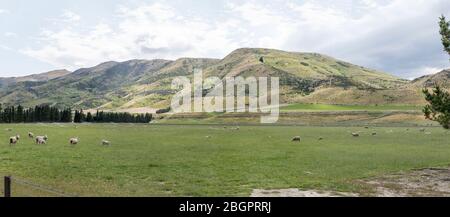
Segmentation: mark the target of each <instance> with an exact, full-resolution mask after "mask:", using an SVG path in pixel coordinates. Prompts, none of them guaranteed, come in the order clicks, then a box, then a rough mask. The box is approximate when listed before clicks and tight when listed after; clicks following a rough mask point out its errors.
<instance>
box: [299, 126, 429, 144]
mask: <svg viewBox="0 0 450 217" xmlns="http://www.w3.org/2000/svg"><path fill="white" fill-rule="evenodd" d="M365 129H369V127H365ZM406 131H409V128H408V129H406ZM419 131H420V132H425V128H420V129H419ZM425 134H426V135H430V134H431V132H425ZM351 135H352V136H353V137H359V136H360V133H359V132H352V133H351ZM371 135H372V136H376V135H378V133H377V132H372V134H371ZM318 140H319V141H322V140H324V138H323V137H319V139H318ZM291 141H292V142H301V137H300V136H294V137H293V138H292V140H291Z"/></svg>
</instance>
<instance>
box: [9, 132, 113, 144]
mask: <svg viewBox="0 0 450 217" xmlns="http://www.w3.org/2000/svg"><path fill="white" fill-rule="evenodd" d="M28 138H30V139H34V141H35V143H36V144H38V145H45V144H47V140H48V136H47V135H45V136H36V137H35V136H34V134H33V133H32V132H28ZM19 140H20V135H19V134H17V135H15V136H12V137H10V138H9V145H15V144H17V143H18V142H19ZM79 142H80V140H79V139H78V138H70V139H69V144H70V145H72V146H73V145H77V144H78V143H79ZM101 143H102V145H103V146H110V145H111V142H110V141H108V140H105V139H103V140H102V142H101Z"/></svg>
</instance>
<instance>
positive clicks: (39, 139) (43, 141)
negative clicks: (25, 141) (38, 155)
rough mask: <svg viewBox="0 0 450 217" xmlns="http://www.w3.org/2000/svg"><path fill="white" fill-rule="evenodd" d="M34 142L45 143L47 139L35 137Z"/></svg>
mask: <svg viewBox="0 0 450 217" xmlns="http://www.w3.org/2000/svg"><path fill="white" fill-rule="evenodd" d="M36 144H38V145H45V144H47V141H46V140H45V139H44V138H42V137H41V138H36Z"/></svg>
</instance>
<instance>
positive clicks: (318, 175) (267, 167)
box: [0, 124, 450, 196]
mask: <svg viewBox="0 0 450 217" xmlns="http://www.w3.org/2000/svg"><path fill="white" fill-rule="evenodd" d="M6 128H11V129H12V131H7V130H5V129H6ZM0 129H1V130H0V136H1V137H0V138H2V139H1V140H0V175H7V174H8V175H12V176H15V177H21V178H24V179H27V180H31V181H33V182H35V183H39V184H41V185H44V186H50V187H52V188H56V189H61V190H63V191H64V192H67V193H70V194H72V195H82V196H180V195H181V196H248V195H249V194H250V192H251V191H252V189H255V188H262V189H279V188H305V189H322V190H337V191H344V192H350V191H351V192H358V193H362V194H370V193H371V191H372V189H370V188H368V187H367V186H365V185H362V184H358V183H359V182H356V180H359V179H364V178H369V177H376V176H379V175H383V174H387V173H392V172H398V171H404V170H410V169H413V168H423V167H431V166H448V165H449V164H450V144H449V143H448V138H449V135H450V134H449V133H448V131H445V130H443V129H441V128H427V129H426V131H427V132H430V133H431V135H428V134H426V133H424V132H419V129H418V128H409V130H407V129H406V128H400V127H399V128H385V127H383V128H370V129H365V128H363V127H354V128H351V127H295V126H259V127H258V126H241V127H240V129H239V130H237V129H235V128H234V127H230V126H228V127H226V128H225V127H224V126H205V125H203V126H202V125H198V126H187V125H186V126H167V125H166V126H165V125H136V124H95V125H90V124H82V125H74V124H19V125H0ZM28 131H32V132H34V133H35V134H36V135H42V134H47V135H48V136H49V141H48V144H47V145H42V146H38V145H34V144H33V142H32V140H31V139H28V138H26V134H27V132H28ZM374 131H375V132H377V133H378V135H377V136H372V135H371V133H372V132H374ZM16 132H17V133H20V134H21V135H22V138H21V140H20V143H19V144H17V145H16V146H15V147H10V146H9V145H8V138H9V137H10V136H12V135H14V134H15V133H16ZM351 132H360V133H361V137H359V138H354V137H352V136H351V135H350V133H351ZM297 135H300V136H302V140H303V141H302V142H301V143H293V142H291V138H292V137H293V136H297ZM70 137H79V138H80V141H81V142H80V144H79V145H77V146H76V147H71V146H69V144H68V138H70ZM207 137H208V138H207ZM319 137H323V138H324V140H322V141H319V140H318V138H319ZM102 139H108V140H110V141H111V142H112V146H111V147H102V146H101V145H100V141H101V140H102ZM13 194H15V195H16V196H21V194H23V195H22V196H25V195H40V193H39V192H33V191H31V190H27V189H26V188H25V187H23V188H21V187H20V186H18V185H14V183H13ZM41 196H42V195H41Z"/></svg>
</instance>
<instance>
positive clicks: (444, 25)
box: [439, 15, 450, 55]
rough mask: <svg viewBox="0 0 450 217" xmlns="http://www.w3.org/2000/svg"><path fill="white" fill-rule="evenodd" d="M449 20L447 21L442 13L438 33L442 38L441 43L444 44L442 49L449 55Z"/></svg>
mask: <svg viewBox="0 0 450 217" xmlns="http://www.w3.org/2000/svg"><path fill="white" fill-rule="evenodd" d="M449 27H450V22H447V20H446V19H445V16H444V15H442V16H441V17H440V18H439V33H440V34H441V36H442V38H441V40H442V45H444V50H445V51H446V52H447V53H448V54H449V55H450V28H449Z"/></svg>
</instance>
